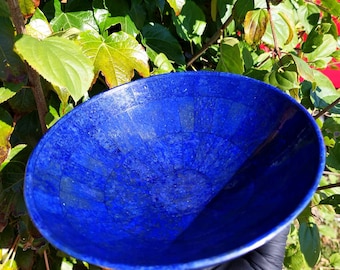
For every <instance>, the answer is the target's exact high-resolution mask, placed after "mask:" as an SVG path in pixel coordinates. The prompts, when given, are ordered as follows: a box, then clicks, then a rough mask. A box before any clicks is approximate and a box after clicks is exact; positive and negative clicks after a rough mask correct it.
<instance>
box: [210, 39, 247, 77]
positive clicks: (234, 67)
mask: <svg viewBox="0 0 340 270" xmlns="http://www.w3.org/2000/svg"><path fill="white" fill-rule="evenodd" d="M220 51H221V57H220V60H219V62H218V64H217V67H216V70H217V71H224V72H231V73H237V74H242V73H243V72H244V62H243V59H242V57H241V51H240V47H239V41H238V40H237V39H236V38H232V37H228V38H224V39H223V40H222V42H221V46H220Z"/></svg>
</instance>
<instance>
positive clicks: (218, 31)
mask: <svg viewBox="0 0 340 270" xmlns="http://www.w3.org/2000/svg"><path fill="white" fill-rule="evenodd" d="M232 21H233V15H230V16H229V17H228V19H227V20H226V21H225V22H224V24H223V25H222V26H221V27H220V28H219V29H218V30H217V31H216V32H215V34H214V35H213V36H212V37H211V38H210V39H209V40H208V42H207V43H205V44H204V45H203V47H202V48H201V49H200V50H199V51H198V52H197V53H196V54H194V55H193V57H191V59H190V60H189V61H188V63H187V67H190V66H191V65H192V64H193V63H194V62H195V61H196V60H197V59H198V58H199V57H200V56H201V55H202V54H203V53H205V51H206V50H208V49H209V47H210V46H211V45H213V44H214V43H215V42H216V41H217V40H218V39H219V37H220V36H221V35H222V34H223V31H224V30H225V29H226V28H227V27H228V25H229V24H230V23H231V22H232Z"/></svg>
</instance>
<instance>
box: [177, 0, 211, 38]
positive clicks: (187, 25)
mask: <svg viewBox="0 0 340 270" xmlns="http://www.w3.org/2000/svg"><path fill="white" fill-rule="evenodd" d="M172 20H173V22H174V24H175V27H176V32H177V34H178V35H179V36H180V37H181V38H182V39H184V40H187V41H190V42H194V43H195V44H201V36H202V34H203V32H204V30H205V27H206V24H207V23H206V22H205V15H204V13H203V11H202V10H201V8H200V7H199V6H198V5H196V4H195V3H194V2H193V1H187V2H186V3H185V5H184V6H183V9H182V11H181V14H180V15H178V16H175V15H173V19H172Z"/></svg>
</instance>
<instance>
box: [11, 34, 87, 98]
mask: <svg viewBox="0 0 340 270" xmlns="http://www.w3.org/2000/svg"><path fill="white" fill-rule="evenodd" d="M15 49H16V51H17V52H18V54H19V55H20V56H21V57H22V58H23V59H24V60H26V61H27V62H28V64H29V65H30V66H32V68H34V69H35V70H36V71H37V72H38V73H39V74H40V75H41V76H43V77H44V78H45V79H46V80H47V81H49V82H50V83H52V84H53V85H55V86H56V87H58V88H59V89H61V90H62V91H65V92H67V93H69V94H70V95H71V96H72V98H73V99H74V100H75V101H78V100H79V99H80V98H81V97H82V96H84V94H85V93H86V92H87V90H88V89H89V88H90V86H91V83H92V80H93V77H94V73H93V65H92V63H91V61H90V60H89V59H88V58H87V57H86V56H84V54H83V53H82V51H81V49H80V47H79V46H77V45H76V44H75V43H74V42H72V41H70V40H68V39H65V38H61V37H49V38H46V39H43V40H38V39H35V38H33V37H31V36H27V35H23V36H22V37H21V38H20V39H18V41H17V42H16V43H15ZM38 52H39V53H38Z"/></svg>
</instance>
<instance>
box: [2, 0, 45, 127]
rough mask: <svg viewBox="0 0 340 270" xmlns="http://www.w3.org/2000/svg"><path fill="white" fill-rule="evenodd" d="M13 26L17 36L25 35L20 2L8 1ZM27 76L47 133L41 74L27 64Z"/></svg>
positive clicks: (42, 124) (41, 122)
mask: <svg viewBox="0 0 340 270" xmlns="http://www.w3.org/2000/svg"><path fill="white" fill-rule="evenodd" d="M7 3H8V7H9V10H10V14H11V17H12V21H13V24H14V26H15V29H16V32H17V35H22V34H24V33H25V22H24V17H23V16H22V14H21V11H20V7H19V3H18V0H7ZM26 69H27V75H28V79H29V82H30V86H31V89H32V91H33V95H34V99H35V102H36V105H37V109H38V115H39V121H40V125H41V130H42V132H43V133H45V132H46V131H47V127H46V123H45V116H46V114H47V112H48V110H47V105H46V100H45V96H44V92H43V89H42V86H41V82H40V76H39V74H38V73H37V72H36V71H35V70H34V69H33V68H32V67H30V66H29V65H28V64H27V63H26Z"/></svg>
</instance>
